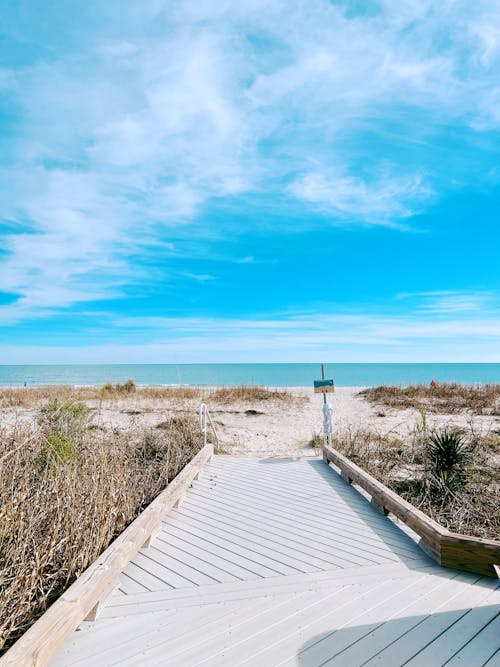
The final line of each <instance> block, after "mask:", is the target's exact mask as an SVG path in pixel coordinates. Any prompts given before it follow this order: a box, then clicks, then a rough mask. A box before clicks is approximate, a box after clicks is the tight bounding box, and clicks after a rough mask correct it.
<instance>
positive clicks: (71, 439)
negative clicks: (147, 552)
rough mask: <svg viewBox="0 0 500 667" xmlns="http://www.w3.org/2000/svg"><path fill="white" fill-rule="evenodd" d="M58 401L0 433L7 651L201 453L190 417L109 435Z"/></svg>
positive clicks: (0, 645) (0, 646) (0, 560)
mask: <svg viewBox="0 0 500 667" xmlns="http://www.w3.org/2000/svg"><path fill="white" fill-rule="evenodd" d="M62 393H63V394H64V395H65V396H67V392H62ZM69 393H70V395H71V396H74V395H75V393H76V394H77V395H81V394H78V392H69ZM54 394H55V395H56V396H57V392H51V395H52V399H51V401H50V402H49V403H47V404H46V405H44V406H43V407H42V409H41V410H40V411H39V413H38V419H37V422H38V423H32V424H30V425H24V426H18V427H16V428H15V429H14V430H10V431H6V430H4V431H3V432H0V628H1V630H0V653H1V652H2V651H4V650H6V649H7V648H8V647H9V646H10V645H11V644H12V643H13V642H14V641H15V640H16V639H17V638H18V637H19V636H20V635H21V634H22V633H23V632H24V631H25V630H26V629H27V628H28V627H29V626H30V625H31V624H32V623H33V622H34V621H35V620H36V619H37V618H38V617H39V616H40V615H41V614H42V613H43V612H44V611H45V609H46V608H47V606H48V605H50V604H51V602H52V601H53V600H54V599H56V598H57V597H58V596H59V595H60V594H61V593H62V592H63V591H64V590H65V589H66V588H67V586H68V585H70V584H71V583H72V582H73V581H74V579H75V578H76V577H77V576H78V575H79V574H80V573H81V572H83V570H85V568H86V567H87V566H88V565H89V564H90V563H92V562H93V561H94V560H95V559H96V558H97V556H98V555H99V554H100V553H102V551H103V550H104V549H105V548H106V547H107V546H108V545H109V544H110V542H111V541H112V540H113V539H114V538H116V537H117V536H118V535H119V534H120V533H121V532H122V531H123V529H124V528H125V527H126V526H127V525H128V524H129V523H131V521H132V520H133V519H134V518H135V517H136V516H137V515H138V514H139V513H140V512H141V511H142V510H143V509H144V508H145V507H146V506H147V505H148V504H149V503H150V502H151V501H152V500H153V499H154V498H155V496H156V495H157V494H158V493H159V492H160V491H161V490H162V489H163V488H164V487H165V486H166V485H167V484H168V482H169V480H171V479H172V478H173V477H175V475H176V474H177V473H178V472H179V471H180V470H181V469H182V468H183V467H184V466H185V465H186V464H187V463H188V462H189V461H190V460H191V459H192V458H193V456H194V455H195V454H196V453H197V452H198V451H199V450H200V449H201V437H200V432H199V427H198V424H197V423H196V421H195V420H192V419H190V418H187V417H176V418H175V419H170V420H167V421H166V422H165V424H164V427H163V428H162V429H161V430H158V429H147V428H142V429H137V428H136V429H129V430H128V431H119V430H116V429H115V430H113V431H106V432H102V431H99V430H96V429H91V428H90V426H91V425H90V418H89V411H88V409H87V408H86V406H85V405H83V404H82V403H78V402H75V401H71V400H68V399H67V398H65V400H64V401H62V400H61V399H60V398H54Z"/></svg>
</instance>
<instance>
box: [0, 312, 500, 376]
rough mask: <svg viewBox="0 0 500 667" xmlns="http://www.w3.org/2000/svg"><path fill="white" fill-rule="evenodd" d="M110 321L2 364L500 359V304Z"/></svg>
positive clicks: (8, 353)
mask: <svg viewBox="0 0 500 667" xmlns="http://www.w3.org/2000/svg"><path fill="white" fill-rule="evenodd" d="M108 325H109V327H110V328H109V336H104V339H106V338H113V339H114V340H113V342H111V340H110V342H103V343H100V344H96V345H84V346H78V348H72V347H71V346H64V347H57V348H56V347H51V346H44V347H36V346H16V347H8V346H6V347H5V348H3V350H2V351H1V356H0V362H3V363H6V362H15V361H17V360H22V361H23V362H24V363H27V362H30V361H36V359H37V358H38V359H39V358H40V355H42V354H43V358H44V359H45V360H46V361H47V362H50V361H59V362H68V363H74V362H75V361H83V362H94V363H100V362H101V363H102V362H107V363H111V362H116V363H126V362H128V361H130V359H134V361H135V362H137V363H162V362H164V363H172V362H178V363H189V362H203V361H207V359H210V361H213V362H231V361H234V362H237V361H241V359H245V360H247V361H259V362H290V361H296V360H297V359H300V360H301V361H320V360H328V361H332V362H366V361H381V362H398V361H399V362H407V361H422V362H425V361H428V362H430V361H439V362H444V361H457V360H459V361H464V362H465V361H483V360H484V361H492V360H500V345H499V340H498V331H499V330H500V311H499V310H498V309H497V310H494V311H489V312H488V313H486V314H484V315H477V316H474V317H472V318H470V317H468V318H464V317H460V316H458V315H456V314H449V315H448V317H446V318H445V319H440V320H439V321H436V320H435V318H434V317H433V316H432V313H427V314H426V315H425V316H424V315H411V316H398V315H393V316H376V315H372V314H367V313H358V314H353V313H337V314H332V313H321V314H318V313H315V314H313V313H303V314H296V315H287V316H285V317H284V316H282V315H279V314H277V315H275V316H274V317H267V318H262V319H218V318H199V317H191V318H172V317H136V318H134V317H127V318H121V319H120V320H113V318H111V320H109V318H108ZM111 332H114V333H111ZM117 332H119V333H117ZM125 332H126V333H125ZM137 332H142V333H143V336H142V338H141V341H140V343H137V342H133V341H134V340H136V334H137ZM144 332H147V334H146V335H144ZM116 339H118V340H119V341H120V342H119V343H118V344H117V343H116Z"/></svg>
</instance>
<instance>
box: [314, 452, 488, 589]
mask: <svg viewBox="0 0 500 667" xmlns="http://www.w3.org/2000/svg"><path fill="white" fill-rule="evenodd" d="M323 460H324V461H325V462H326V463H333V464H334V465H335V466H336V467H337V468H338V469H339V470H340V472H341V475H342V477H343V478H344V479H345V480H346V481H347V482H349V484H350V483H352V482H354V483H355V484H357V485H358V486H360V487H361V488H362V489H364V490H365V491H366V492H367V493H368V494H369V495H370V496H371V501H372V504H373V505H374V506H375V507H377V509H379V510H380V511H382V512H383V513H384V514H388V513H389V512H390V513H391V514H394V516H396V517H397V518H398V519H401V521H403V522H404V523H406V525H407V526H409V527H410V528H411V529H412V530H413V531H414V532H415V533H417V535H419V537H420V541H419V543H418V544H419V546H420V547H421V548H422V549H423V550H424V551H425V552H426V553H427V554H428V555H429V556H430V557H431V558H433V559H434V560H435V561H436V562H437V563H439V565H442V566H443V567H450V568H453V569H455V570H464V571H466V572H475V573H476V574H482V575H485V576H488V577H499V576H500V570H499V567H498V566H499V565H500V542H496V541H494V540H484V539H482V538H479V537H470V536H468V535H460V534H458V533H452V532H450V531H449V530H448V529H447V528H444V527H443V526H441V524H439V523H437V521H434V520H433V519H431V518H430V517H428V516H427V515H426V514H424V513H423V512H421V511H420V510H418V509H417V508H416V507H414V506H413V505H411V504H410V503H409V502H407V501H406V500H404V499H403V498H401V496H398V494H397V493H395V492H394V491H391V489H389V488H387V487H386V486H385V485H384V484H382V483H381V482H379V481H378V480H377V479H375V478H374V477H372V476H371V475H370V474H369V473H367V472H366V471H365V470H363V469H362V468H360V467H359V466H357V465H356V464H355V463H353V462H352V461H350V460H349V459H348V458H347V457H345V456H343V455H342V454H340V453H339V452H337V451H336V450H335V449H332V448H331V447H326V446H325V447H323Z"/></svg>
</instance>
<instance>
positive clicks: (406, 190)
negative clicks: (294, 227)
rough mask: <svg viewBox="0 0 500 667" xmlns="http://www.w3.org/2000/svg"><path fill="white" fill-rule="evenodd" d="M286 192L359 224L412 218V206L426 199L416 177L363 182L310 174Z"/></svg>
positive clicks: (350, 178)
mask: <svg viewBox="0 0 500 667" xmlns="http://www.w3.org/2000/svg"><path fill="white" fill-rule="evenodd" d="M289 192H290V193H291V194H292V195H293V196H295V197H297V198H298V199H302V200H304V201H306V202H309V203H311V204H313V205H315V206H317V207H318V208H319V209H321V210H325V211H326V212H329V213H333V214H336V215H338V216H340V217H341V218H349V219H350V220H353V219H354V220H356V221H359V222H361V223H362V222H368V223H374V224H384V225H392V224H396V221H398V220H400V219H401V218H407V217H409V216H411V215H414V214H415V212H416V210H415V209H414V208H413V206H414V203H415V204H417V205H420V204H421V202H422V200H423V199H424V198H425V197H429V196H430V194H431V193H430V191H429V188H427V187H425V186H424V185H423V183H422V179H421V177H420V176H418V175H416V176H412V177H408V178H401V177H400V176H388V175H386V176H382V177H381V178H378V179H375V180H372V181H366V180H363V179H361V178H353V177H345V176H335V175H333V176H329V177H326V176H325V175H324V174H322V173H320V172H319V173H318V172H311V173H307V174H304V175H303V176H301V177H299V178H298V179H297V180H295V181H294V182H293V183H292V184H291V185H290V188H289Z"/></svg>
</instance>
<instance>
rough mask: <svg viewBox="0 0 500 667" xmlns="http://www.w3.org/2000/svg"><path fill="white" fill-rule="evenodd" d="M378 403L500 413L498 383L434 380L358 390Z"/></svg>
mask: <svg viewBox="0 0 500 667" xmlns="http://www.w3.org/2000/svg"><path fill="white" fill-rule="evenodd" d="M358 395H359V396H362V397H363V398H365V399H366V400H368V401H370V402H371V403H374V404H376V405H378V406H386V407H390V408H396V409H408V408H414V409H421V408H423V409H425V410H427V411H428V412H432V413H439V414H457V413H459V412H463V411H467V412H469V413H471V414H475V415H500V384H484V385H465V384H459V383H456V382H434V383H431V384H429V385H423V384H418V385H409V386H407V387H398V386H389V385H381V386H379V387H370V388H368V389H363V391H361V392H359V394H358Z"/></svg>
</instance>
